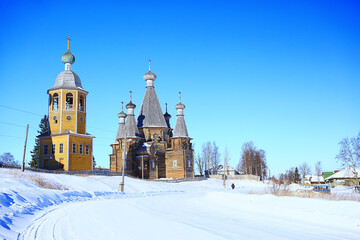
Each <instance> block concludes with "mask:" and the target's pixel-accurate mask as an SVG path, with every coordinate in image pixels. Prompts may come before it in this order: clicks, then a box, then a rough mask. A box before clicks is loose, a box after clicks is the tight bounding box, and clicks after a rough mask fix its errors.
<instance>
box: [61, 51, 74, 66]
mask: <svg viewBox="0 0 360 240" xmlns="http://www.w3.org/2000/svg"><path fill="white" fill-rule="evenodd" d="M61 60H62V61H63V63H70V64H73V63H74V62H75V56H74V55H72V53H71V52H70V50H69V49H68V50H67V51H66V53H65V54H64V55H62V57H61Z"/></svg>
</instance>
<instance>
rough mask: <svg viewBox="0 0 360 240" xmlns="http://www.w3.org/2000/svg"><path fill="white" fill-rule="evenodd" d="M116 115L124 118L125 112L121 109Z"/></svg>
mask: <svg viewBox="0 0 360 240" xmlns="http://www.w3.org/2000/svg"><path fill="white" fill-rule="evenodd" d="M117 116H118V118H126V117H127V115H126V113H124V111H121V112H120V113H119V114H118V115H117Z"/></svg>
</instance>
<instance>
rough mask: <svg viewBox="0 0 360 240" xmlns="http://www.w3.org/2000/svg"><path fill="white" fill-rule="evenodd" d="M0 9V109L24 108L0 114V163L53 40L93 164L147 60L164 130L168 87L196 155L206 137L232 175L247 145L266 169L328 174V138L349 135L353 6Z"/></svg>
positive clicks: (104, 161) (13, 142) (51, 71)
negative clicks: (78, 102) (80, 112)
mask: <svg viewBox="0 0 360 240" xmlns="http://www.w3.org/2000/svg"><path fill="white" fill-rule="evenodd" d="M0 8H1V9H2V14H1V15H0V52H1V58H0V83H1V85H0V86H1V88H0V89H1V90H0V91H1V92H0V93H1V94H0V105H2V106H7V107H12V108H17V109H21V110H25V111H29V112H32V113H35V114H29V113H25V112H19V111H15V110H11V109H8V108H5V107H2V106H0V116H1V118H0V122H1V123H0V154H1V153H3V152H11V153H12V154H13V155H14V156H15V158H16V159H17V160H18V161H20V160H21V159H22V151H23V145H24V137H25V127H22V126H26V124H27V123H29V124H30V131H29V140H28V148H27V159H28V160H29V159H30V154H29V152H30V150H31V149H32V148H33V144H34V141H35V136H36V130H37V129H38V124H39V122H40V119H41V115H43V114H46V113H47V102H48V96H47V94H46V91H47V89H49V88H51V87H52V86H53V84H54V82H55V78H56V76H57V75H58V74H59V73H60V72H61V71H63V70H64V64H63V63H62V62H61V56H62V54H64V53H65V51H66V48H67V42H66V39H65V38H66V37H70V38H71V39H72V41H71V51H72V53H73V54H74V55H75V57H76V62H75V63H74V65H73V71H74V72H76V73H77V74H78V75H79V77H80V78H81V81H82V85H83V87H84V88H85V89H86V90H87V91H89V95H88V109H87V120H88V123H87V124H88V129H87V131H88V132H89V133H91V134H93V135H95V136H96V139H95V140H94V156H95V158H96V161H97V163H98V165H100V166H102V167H108V166H109V157H108V155H109V154H110V153H111V148H110V146H109V145H110V144H111V143H113V141H114V137H115V134H116V130H117V125H118V118H117V116H116V115H117V113H118V112H120V111H121V104H120V102H121V101H124V102H128V101H129V90H132V91H133V100H134V103H135V104H136V105H137V108H136V109H135V112H136V114H137V113H138V111H139V108H140V105H141V101H142V98H143V96H144V93H145V81H144V80H143V79H142V76H143V74H144V73H145V72H147V70H148V62H147V60H148V58H151V59H152V70H153V72H154V73H156V74H157V76H158V78H157V80H156V81H155V90H156V92H157V95H158V97H159V101H160V104H161V106H162V107H163V110H165V102H167V103H168V104H169V113H170V114H171V115H172V116H173V118H172V120H171V124H172V126H174V125H175V119H176V112H175V108H174V107H175V105H176V103H177V101H178V91H179V90H181V91H182V93H183V94H182V100H183V103H184V104H185V105H186V109H185V111H184V114H185V120H186V123H187V126H188V131H189V134H190V135H191V137H193V138H194V140H193V142H194V143H195V146H196V150H197V151H199V150H200V147H201V145H202V144H203V143H204V142H206V141H216V143H217V144H218V145H219V147H220V150H221V151H222V152H223V151H224V149H225V147H226V146H227V147H228V149H229V152H230V155H231V165H232V166H236V164H237V162H238V161H239V158H240V153H241V146H242V144H243V143H244V142H246V141H253V142H254V143H255V145H256V146H257V147H258V148H261V149H264V150H265V151H266V155H267V161H268V165H269V167H270V170H271V173H272V174H278V173H281V172H283V171H285V170H286V169H288V168H290V167H295V166H299V165H300V164H301V163H302V162H307V163H308V164H309V165H310V166H311V167H312V169H313V168H314V164H315V162H316V161H321V162H322V165H323V170H330V171H331V170H334V169H338V168H339V167H340V166H339V164H338V163H337V162H336V159H335V156H336V154H337V152H338V150H339V146H338V143H339V141H340V140H341V139H342V138H344V137H351V136H355V135H357V133H358V131H359V130H360V127H359V119H360V113H359V111H358V109H359V107H358V104H359V102H360V45H359V42H360V17H359V14H358V13H359V12H360V4H359V2H358V1H316V2H314V1H171V2H169V1H162V2H161V1H125V2H122V1H32V2H31V1H26V2H25V1H16V2H15V1H10V0H2V1H0ZM36 114H37V115H36ZM9 124H13V125H9ZM14 125H16V126H14Z"/></svg>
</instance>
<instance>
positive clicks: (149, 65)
mask: <svg viewBox="0 0 360 240" xmlns="http://www.w3.org/2000/svg"><path fill="white" fill-rule="evenodd" d="M149 72H151V59H150V58H149Z"/></svg>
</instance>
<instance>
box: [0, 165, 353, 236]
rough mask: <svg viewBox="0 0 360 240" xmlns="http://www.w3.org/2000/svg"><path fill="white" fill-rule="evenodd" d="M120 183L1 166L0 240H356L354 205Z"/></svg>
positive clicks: (239, 186) (251, 188) (253, 186)
mask: <svg viewBox="0 0 360 240" xmlns="http://www.w3.org/2000/svg"><path fill="white" fill-rule="evenodd" d="M120 181H121V177H105V176H88V177H83V176H69V175H55V174H40V173H33V172H25V173H21V172H20V171H19V170H8V169H0V239H44V240H50V239H64V240H65V239H145V238H146V239H360V202H357V201H334V200H324V199H317V198H298V197H277V196H274V195H271V194H267V192H269V184H266V183H265V184H263V183H262V182H255V181H233V182H234V183H235V185H236V189H235V190H231V188H230V184H231V183H232V182H227V187H226V189H224V187H223V185H222V181H220V180H206V181H200V182H184V183H165V182H161V181H141V180H137V179H131V178H125V193H120V192H118V191H117V189H118V185H119V183H120ZM41 186H43V187H41ZM44 187H47V188H53V189H47V188H44ZM298 188H299V187H298V186H296V185H294V186H291V189H292V190H296V189H298ZM333 192H341V193H344V194H350V192H351V190H349V189H347V188H344V187H343V188H339V189H335V191H334V190H333Z"/></svg>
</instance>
